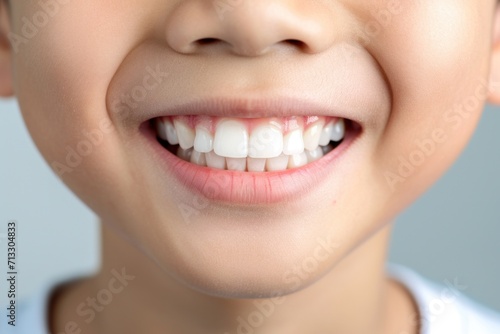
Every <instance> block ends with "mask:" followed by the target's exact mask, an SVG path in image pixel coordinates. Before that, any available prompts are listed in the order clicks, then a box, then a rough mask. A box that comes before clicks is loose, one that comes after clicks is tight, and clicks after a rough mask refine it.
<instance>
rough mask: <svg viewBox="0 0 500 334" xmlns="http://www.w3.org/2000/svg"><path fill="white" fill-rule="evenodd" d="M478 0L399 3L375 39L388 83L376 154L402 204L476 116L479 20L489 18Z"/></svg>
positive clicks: (436, 170) (438, 169)
mask: <svg viewBox="0 0 500 334" xmlns="http://www.w3.org/2000/svg"><path fill="white" fill-rule="evenodd" d="M405 6H406V7H405ZM477 7H478V6H477V4H472V2H469V4H466V2H465V1H459V2H457V1H455V0H453V1H452V0H443V1H439V2H430V1H429V2H425V3H424V2H423V1H420V2H416V3H415V4H407V5H403V6H402V7H401V13H400V14H398V15H396V16H394V18H393V20H392V22H391V26H390V27H388V28H387V29H386V30H385V31H384V33H383V34H382V35H381V36H380V38H379V40H378V41H377V43H373V44H374V46H373V50H372V51H373V53H374V54H375V57H377V59H379V61H380V63H381V66H382V68H384V70H385V72H386V76H387V80H388V82H389V84H390V86H391V88H392V110H391V116H390V119H389V121H388V123H387V124H386V129H385V132H384V134H383V136H382V137H381V140H380V141H379V147H378V149H377V156H376V158H375V165H376V167H377V174H378V178H379V180H380V182H381V185H383V186H384V187H385V189H386V191H388V192H389V193H391V194H392V195H393V198H394V199H395V200H394V201H391V203H397V204H391V205H397V206H399V207H400V208H403V207H404V206H406V205H408V204H409V203H410V202H411V201H413V200H414V199H415V198H416V197H417V196H418V195H420V194H421V193H422V192H423V191H424V190H425V189H427V188H428V187H429V186H430V185H431V184H432V183H433V182H434V181H435V180H436V179H437V178H438V177H439V176H441V175H442V173H443V172H444V171H445V170H446V169H447V168H449V167H450V165H451V164H452V163H453V161H454V160H455V159H456V158H457V157H458V155H459V154H460V152H461V150H462V149H463V148H464V146H465V145H466V143H467V141H468V140H469V138H470V136H471V135H472V133H473V130H474V129H475V126H476V124H477V122H478V120H479V117H480V115H481V111H482V108H483V106H484V100H485V98H486V94H487V86H486V85H487V83H486V82H487V81H486V78H487V72H488V60H489V59H488V57H489V47H490V44H489V43H490V40H489V34H486V35H485V34H484V32H485V31H490V27H489V26H488V27H484V26H481V24H484V22H488V24H490V23H491V18H490V15H489V14H488V13H489V11H490V10H491V8H488V7H489V6H486V5H485V6H483V7H484V8H482V9H480V11H478V8H477ZM388 50H397V52H394V51H393V52H390V51H388Z"/></svg>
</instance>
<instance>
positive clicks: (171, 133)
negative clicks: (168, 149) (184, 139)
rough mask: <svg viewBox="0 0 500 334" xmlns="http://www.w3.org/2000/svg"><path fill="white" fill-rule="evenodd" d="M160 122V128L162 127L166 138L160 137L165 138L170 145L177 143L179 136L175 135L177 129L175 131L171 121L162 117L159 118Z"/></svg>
mask: <svg viewBox="0 0 500 334" xmlns="http://www.w3.org/2000/svg"><path fill="white" fill-rule="evenodd" d="M160 122H161V123H162V128H163V129H164V131H165V132H164V135H165V137H166V138H163V137H161V138H162V139H166V140H167V141H168V143H169V144H170V145H177V144H179V138H178V137H177V131H175V128H174V126H173V125H172V122H170V121H169V120H168V119H166V118H164V119H162V120H160Z"/></svg>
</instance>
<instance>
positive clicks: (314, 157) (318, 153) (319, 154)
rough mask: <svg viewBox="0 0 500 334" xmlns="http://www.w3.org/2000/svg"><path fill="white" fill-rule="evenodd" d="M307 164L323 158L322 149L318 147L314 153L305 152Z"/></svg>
mask: <svg viewBox="0 0 500 334" xmlns="http://www.w3.org/2000/svg"><path fill="white" fill-rule="evenodd" d="M306 156H307V162H308V163H309V162H313V161H316V160H318V159H321V158H322V157H323V149H322V148H321V147H319V146H318V148H317V149H315V150H314V151H309V150H306Z"/></svg>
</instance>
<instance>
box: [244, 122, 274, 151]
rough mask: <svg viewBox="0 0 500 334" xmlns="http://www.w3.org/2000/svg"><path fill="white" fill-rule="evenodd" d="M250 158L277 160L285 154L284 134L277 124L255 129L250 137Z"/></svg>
mask: <svg viewBox="0 0 500 334" xmlns="http://www.w3.org/2000/svg"><path fill="white" fill-rule="evenodd" d="M248 146H249V149H248V156H249V157H251V158H275V157H277V156H279V155H280V154H281V152H283V133H282V131H281V127H280V126H279V125H278V124H277V123H276V122H270V123H269V124H265V125H261V126H258V127H257V128H255V129H254V130H253V131H252V134H251V135H250V142H249V145H248Z"/></svg>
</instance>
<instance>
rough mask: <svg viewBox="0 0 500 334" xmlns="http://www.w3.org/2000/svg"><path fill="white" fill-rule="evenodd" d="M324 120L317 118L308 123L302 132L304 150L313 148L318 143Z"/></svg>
mask: <svg viewBox="0 0 500 334" xmlns="http://www.w3.org/2000/svg"><path fill="white" fill-rule="evenodd" d="M324 123H325V121H324V120H319V121H316V122H314V123H313V124H311V125H309V127H308V128H307V130H306V131H305V132H304V148H305V149H306V150H309V151H312V150H315V149H316V147H318V145H319V137H320V136H321V130H322V129H323V125H324Z"/></svg>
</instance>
